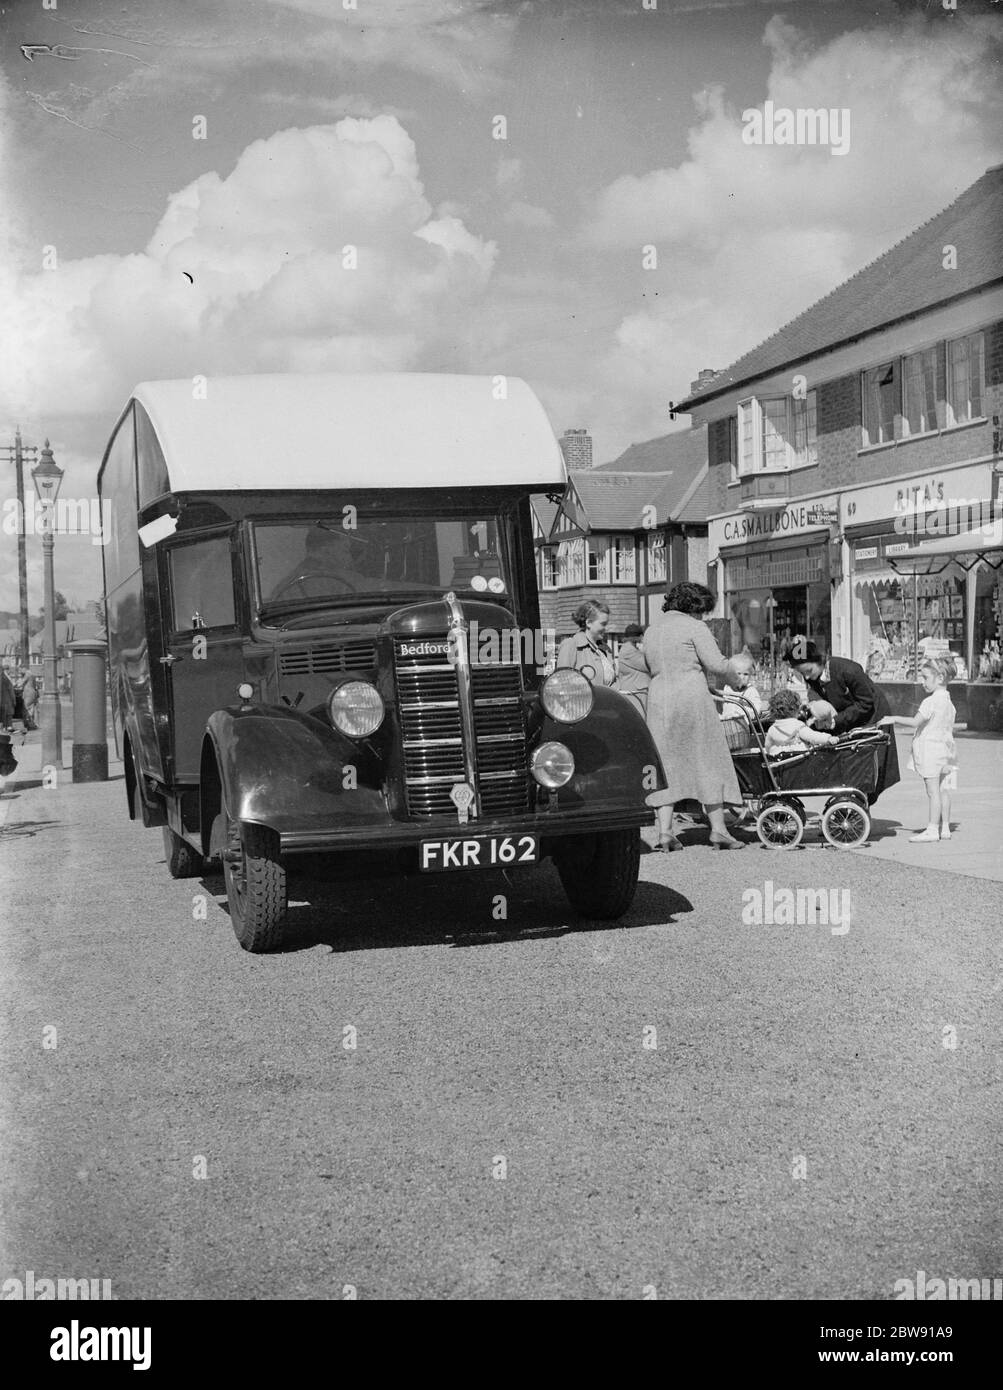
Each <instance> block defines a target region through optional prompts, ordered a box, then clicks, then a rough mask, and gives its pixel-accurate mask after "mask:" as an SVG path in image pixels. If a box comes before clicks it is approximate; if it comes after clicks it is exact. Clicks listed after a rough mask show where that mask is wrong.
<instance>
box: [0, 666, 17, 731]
mask: <svg viewBox="0 0 1003 1390" xmlns="http://www.w3.org/2000/svg"><path fill="white" fill-rule="evenodd" d="M13 723H14V687H13V685H11V682H10V679H9V677H8V675H7V672H6V671H3V670H0V729H9V728H10V727H11V725H12V724H13Z"/></svg>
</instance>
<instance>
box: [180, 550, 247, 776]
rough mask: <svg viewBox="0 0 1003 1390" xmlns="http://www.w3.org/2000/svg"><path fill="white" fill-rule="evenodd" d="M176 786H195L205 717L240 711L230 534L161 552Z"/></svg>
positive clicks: (238, 620) (238, 604) (239, 634)
mask: <svg viewBox="0 0 1003 1390" xmlns="http://www.w3.org/2000/svg"><path fill="white" fill-rule="evenodd" d="M162 552H163V553H162V556H161V560H160V563H161V566H162V569H161V576H160V579H161V594H162V595H163V596H164V603H163V606H164V609H165V611H164V614H163V617H164V631H165V636H166V643H165V645H166V649H167V650H166V655H165V656H163V657H161V658H160V659H161V661H162V662H163V664H164V665H165V666H166V667H167V668H168V682H167V684H168V705H169V710H170V731H171V732H170V741H171V750H172V764H173V780H174V782H175V783H179V782H182V783H184V782H187V783H192V782H197V781H198V777H199V760H200V757H201V750H202V737H203V734H204V732H205V726H206V721H207V719H208V718H209V716H210V715H211V714H212V713H213V712H214V711H215V710H218V709H222V708H223V707H224V706H226V705H233V704H237V703H239V696H238V694H237V687H238V686H239V685H240V683H241V681H242V680H243V679H244V657H243V641H244V638H243V631H242V626H243V624H242V618H243V614H242V608H243V604H242V601H241V598H242V596H241V585H240V582H239V573H240V571H239V569H238V564H237V559H238V556H237V544H236V533H235V531H234V529H233V528H228V529H227V530H221V531H218V532H214V533H212V534H207V533H206V532H204V531H203V532H200V533H199V534H198V535H197V536H193V537H191V538H179V539H178V540H176V541H174V542H173V543H171V544H169V545H165V546H163V547H162Z"/></svg>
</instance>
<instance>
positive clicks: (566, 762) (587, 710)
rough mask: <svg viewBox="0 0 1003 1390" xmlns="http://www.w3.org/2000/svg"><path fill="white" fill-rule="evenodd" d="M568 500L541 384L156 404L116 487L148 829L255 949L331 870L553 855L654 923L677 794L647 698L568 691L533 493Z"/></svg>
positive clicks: (341, 382)
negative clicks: (549, 614) (543, 613)
mask: <svg viewBox="0 0 1003 1390" xmlns="http://www.w3.org/2000/svg"><path fill="white" fill-rule="evenodd" d="M565 485H566V474H565V470H564V461H563V458H562V455H561V451H560V448H559V446H558V444H557V441H556V439H555V437H554V433H553V431H552V429H551V428H550V425H549V423H548V421H547V418H546V416H545V414H544V411H543V409H542V407H541V406H540V404H539V402H538V401H537V399H536V398H535V396H534V395H533V393H532V392H531V391H530V390H529V388H528V387H527V386H526V385H525V384H524V383H523V382H522V381H519V380H516V379H514V378H508V379H505V378H497V377H463V376H449V375H419V374H416V375H395V374H385V375H370V376H361V375H360V376H354V375H287V376H281V375H280V376H244V377H231V378H222V379H217V378H209V379H208V380H206V379H196V380H195V381H194V382H193V381H191V380H187V381H157V382H146V383H144V384H143V385H141V386H138V387H137V388H136V390H135V392H134V393H133V396H132V398H131V400H130V401H129V403H128V405H127V406H126V408H125V410H124V412H123V413H122V415H121V417H120V418H119V420H118V423H117V424H116V426H115V429H114V432H113V434H112V437H111V441H110V443H109V444H108V447H107V450H106V451H105V454H104V458H103V461H102V464H101V468H100V473H99V476H98V491H99V497H100V501H101V505H102V514H105V513H107V516H108V526H109V534H108V540H107V544H106V545H105V546H104V547H103V558H104V585H105V597H106V610H107V627H108V640H109V663H110V673H109V674H110V686H111V701H112V710H113V715H114V728H115V737H116V741H117V745H118V750H119V753H120V755H121V757H122V759H123V762H124V766H125V790H126V796H127V804H128V810H129V815H130V816H131V817H132V818H133V819H137V818H138V819H140V820H141V821H142V823H143V824H144V825H145V826H159V827H162V831H163V836H164V847H165V854H166V861H167V869H168V871H169V872H170V873H171V874H172V875H173V876H174V877H175V878H188V877H192V876H197V875H201V874H203V873H204V872H207V871H208V870H210V868H211V866H213V865H216V866H219V865H221V866H222V871H223V875H224V879H225V884H226V891H227V898H228V906H229V912H230V916H231V919H232V922H233V926H234V929H235V932H236V935H237V939H238V941H239V942H240V944H241V945H242V946H243V947H244V948H245V949H247V950H249V951H255V952H260V951H267V950H274V949H275V948H277V947H278V946H279V945H280V943H281V940H282V930H283V923H284V920H285V918H286V912H287V882H288V878H289V875H290V874H291V873H293V872H294V871H295V869H296V866H297V861H298V859H299V858H300V856H304V855H308V854H309V855H311V856H317V855H323V856H338V857H340V858H341V859H342V860H351V859H352V858H353V857H355V858H357V857H358V855H359V851H362V850H365V851H373V850H376V851H378V852H380V853H381V855H385V860H384V862H385V863H386V865H387V866H388V867H393V868H396V869H399V870H401V871H402V872H409V871H413V872H418V873H429V874H441V873H450V872H452V873H459V874H467V875H476V874H477V873H478V872H479V871H483V870H488V869H492V868H499V867H506V868H511V869H513V870H515V869H519V868H522V867H525V866H528V865H534V864H537V863H539V862H540V860H542V859H544V858H547V857H550V858H551V859H552V860H553V861H554V863H555V865H556V867H557V871H558V873H559V875H560V878H561V881H562V883H563V885H564V888H565V890H566V892H567V895H568V898H569V899H570V901H571V903H572V905H573V906H574V907H575V908H576V909H577V910H579V911H580V912H581V913H583V914H585V915H587V916H588V917H591V918H596V919H612V918H617V917H619V916H621V915H622V914H623V913H624V912H626V910H627V908H628V907H629V906H630V903H631V900H632V898H633V896H634V891H635V887H636V883H637V875H638V857H639V852H640V827H641V826H643V825H645V824H646V823H650V821H651V819H652V813H651V810H650V808H649V807H648V806H647V805H646V804H645V797H646V795H648V793H649V792H651V791H653V790H656V789H659V788H661V787H663V786H664V779H663V774H662V769H661V765H660V763H659V759H658V754H657V752H656V750H655V747H654V745H653V744H652V741H651V738H650V736H649V734H648V730H647V727H646V725H645V722H644V719H643V718H642V716H641V715H640V713H639V712H638V710H637V709H636V708H635V707H634V706H633V704H632V703H631V702H630V701H628V700H626V699H624V698H623V697H621V696H620V695H619V694H618V693H617V692H616V691H614V690H608V689H605V688H603V687H600V686H593V685H592V684H591V683H590V681H589V680H588V679H587V678H586V676H585V675H583V674H582V673H581V672H577V671H571V670H556V671H554V672H552V673H551V674H550V675H545V674H544V672H543V666H544V661H543V658H542V655H541V653H542V649H543V647H544V645H545V644H544V643H543V642H541V640H540V638H541V634H540V618H539V607H538V598H537V587H536V570H535V563H534V553H533V536H532V523H531V512H530V497H531V495H532V494H534V493H546V494H549V495H550V496H551V497H552V498H554V499H556V498H558V497H559V496H560V495H561V493H562V491H563V489H564V487H565Z"/></svg>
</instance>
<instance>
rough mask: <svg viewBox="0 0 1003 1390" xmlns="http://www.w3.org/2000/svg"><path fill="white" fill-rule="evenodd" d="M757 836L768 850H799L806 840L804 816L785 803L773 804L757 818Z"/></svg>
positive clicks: (765, 808)
mask: <svg viewBox="0 0 1003 1390" xmlns="http://www.w3.org/2000/svg"><path fill="white" fill-rule="evenodd" d="M756 834H757V835H758V836H759V839H760V841H761V842H762V843H763V844H764V845H766V847H767V848H768V849H797V847H798V845H799V844H800V843H801V841H802V840H803V839H804V816H802V815H801V814H800V812H799V811H797V810H796V809H795V808H794V807H793V806H791V805H788V804H786V803H785V802H782V801H774V802H771V803H770V805H769V806H765V807H764V808H763V809H762V810H761V811H760V813H759V815H758V816H757V817H756Z"/></svg>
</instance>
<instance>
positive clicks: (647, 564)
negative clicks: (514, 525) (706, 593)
mask: <svg viewBox="0 0 1003 1390" xmlns="http://www.w3.org/2000/svg"><path fill="white" fill-rule="evenodd" d="M568 478H569V481H568V488H567V491H566V493H565V495H564V497H563V498H562V499H561V500H560V501H559V502H557V501H548V499H546V498H542V497H537V498H534V501H533V505H534V526H535V534H536V547H537V576H538V580H539V588H540V618H541V624H542V627H543V629H544V631H547V630H550V631H553V632H555V633H556V634H557V636H558V638H560V637H565V636H567V635H568V634H569V633H571V632H574V631H575V624H574V621H573V619H572V616H571V615H572V613H573V612H574V610H575V609H576V608H577V607H578V605H579V604H580V603H581V602H582V601H583V600H584V599H586V598H600V597H601V598H602V599H604V600H605V602H606V603H608V604H609V607H610V622H609V631H610V633H611V634H613V635H615V636H619V635H620V634H622V633H623V630H624V628H625V627H626V626H627V625H628V623H638V622H639V623H643V624H645V625H647V624H648V623H649V622H650V621H651V619H652V618H653V617H654V616H655V615H656V614H657V613H659V612H661V605H662V599H663V597H664V595H665V589H666V586H667V585H668V584H671V583H675V582H676V580H679V579H688V578H697V579H699V580H701V582H702V581H703V578H704V576H705V573H706V564H707V559H706V554H707V552H706V547H707V522H706V482H707V431H706V429H704V428H703V426H698V427H697V428H696V429H691V430H681V431H677V432H676V433H674V434H667V435H663V436H662V437H661V438H659V439H651V440H647V441H646V442H645V443H642V444H632V445H631V446H630V448H628V449H627V450H625V451H624V453H622V454H621V455H620V457H619V458H617V459H615V460H614V461H613V462H612V463H609V464H604V465H602V466H600V467H598V468H590V469H573V470H571V471H570V472H569V474H568Z"/></svg>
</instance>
